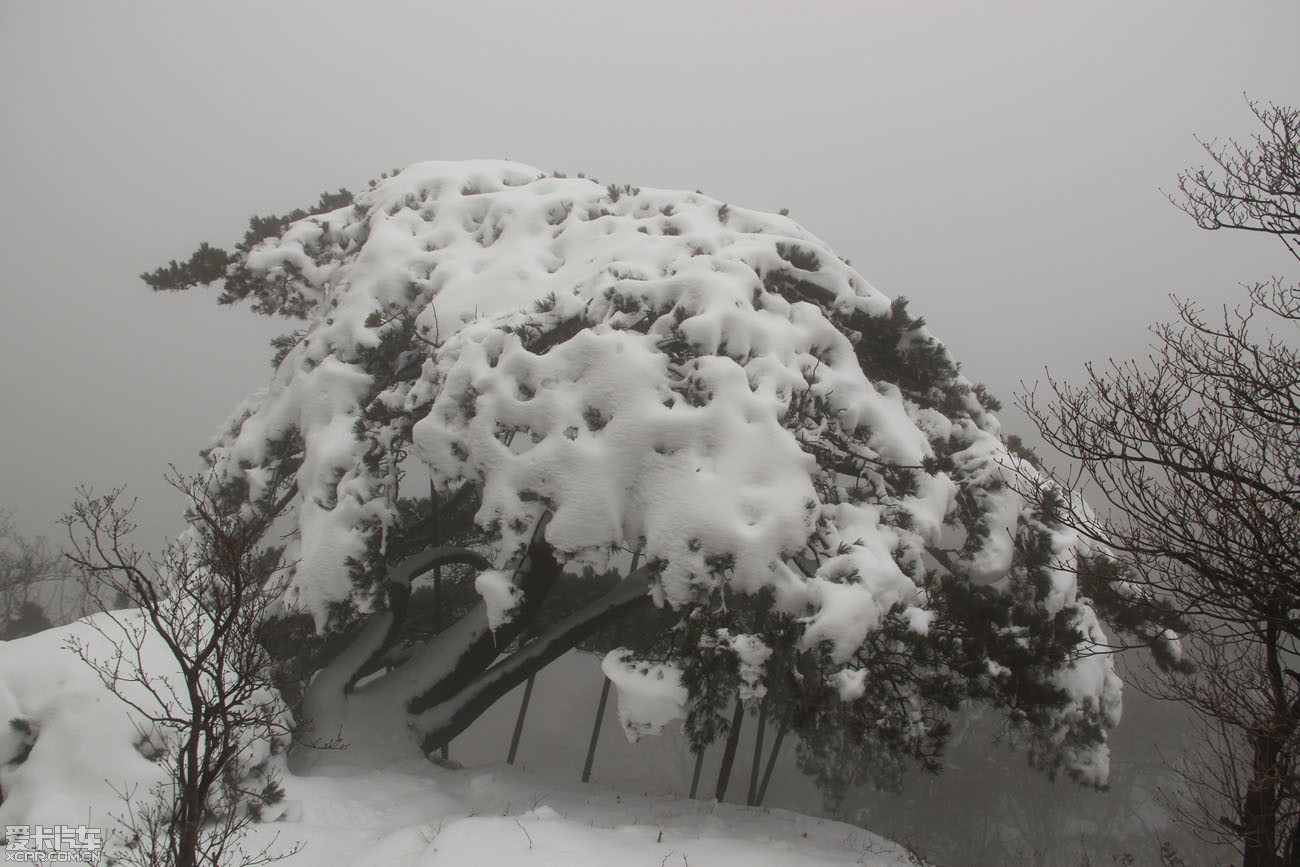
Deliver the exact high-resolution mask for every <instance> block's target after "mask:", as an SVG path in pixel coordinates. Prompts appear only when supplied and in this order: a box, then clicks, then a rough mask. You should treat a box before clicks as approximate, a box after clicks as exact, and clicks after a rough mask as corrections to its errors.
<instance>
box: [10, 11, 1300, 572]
mask: <svg viewBox="0 0 1300 867" xmlns="http://www.w3.org/2000/svg"><path fill="white" fill-rule="evenodd" d="M1297 32H1300V6H1298V5H1297V4H1295V3H1294V2H1285V3H1284V2H1263V0H1259V2H1251V3H1246V4H1229V3H1226V2H1224V3H1216V4H1205V3H1174V2H1150V3H1146V2H1143V3H1131V2H1124V3H1120V2H1111V3H1105V2H1103V3H1096V2H1087V3H1085V2H1053V3H1006V2H984V3H979V4H972V3H962V2H955V0H954V2H949V3H904V2H891V3H869V2H853V3H850V2H839V3H808V2H805V3H800V4H798V5H797V7H796V4H793V3H789V4H774V3H723V2H697V3H645V2H639V3H630V2H582V3H578V2H570V3H539V2H516V3H486V2H473V3H415V2H411V3H385V2H379V3H376V2H371V3H365V4H343V3H306V2H274V3H270V2H268V3H223V4H203V5H201V6H200V5H198V4H172V3H166V4H164V3H139V2H126V3H113V4H100V3H67V2H50V0H0V191H2V192H0V265H3V269H2V270H0V293H2V294H0V298H3V308H2V311H3V312H2V313H0V406H2V407H3V410H0V411H2V412H3V416H0V417H2V418H3V422H2V423H0V508H4V509H11V510H14V511H15V512H16V514H17V518H18V522H19V525H20V526H21V527H22V528H23V529H24V530H25V531H26V532H29V533H42V534H46V535H49V536H51V537H53V538H55V539H56V540H57V539H58V537H59V533H60V530H59V528H58V527H57V526H55V525H54V520H55V519H56V518H57V517H58V515H60V514H61V513H62V512H63V511H65V510H66V508H67V506H68V504H69V503H70V501H71V500H72V498H73V496H74V492H73V488H74V486H76V485H78V484H86V485H92V486H94V487H95V488H96V490H99V491H103V490H106V489H108V488H111V487H113V486H116V485H120V484H126V485H128V491H129V492H131V493H132V494H134V495H136V496H139V497H140V499H141V504H140V507H139V512H138V514H139V516H140V518H141V523H142V525H143V532H142V534H141V537H140V540H139V541H140V543H141V544H142V545H143V546H144V547H149V548H154V547H157V545H158V543H159V542H160V541H161V539H162V537H163V535H164V534H172V533H175V532H176V531H177V530H178V529H179V527H180V520H179V505H180V504H179V498H178V497H177V496H176V495H174V494H170V493H169V492H168V491H167V490H166V489H165V487H164V486H163V484H162V482H161V477H162V474H163V473H164V471H165V470H166V467H167V464H168V463H169V462H174V463H176V464H177V465H178V466H179V467H180V468H181V469H194V468H196V467H197V465H198V464H197V452H198V450H199V449H200V448H202V447H203V446H204V444H206V443H207V441H208V440H209V439H210V437H211V436H212V435H213V434H214V432H215V431H216V429H217V428H218V426H219V425H220V424H221V422H222V420H223V419H224V417H225V416H226V415H227V414H228V413H229V412H230V411H231V410H232V409H233V408H234V406H235V404H236V402H237V401H239V400H240V399H241V398H243V397H244V396H245V395H247V394H248V393H249V392H251V391H252V390H254V389H255V388H258V387H260V386H261V385H263V384H264V383H265V382H266V381H267V379H268V378H269V376H270V372H271V371H270V368H269V365H268V359H269V357H270V350H269V348H268V346H267V340H268V339H269V338H270V337H271V336H273V335H275V334H277V333H280V332H281V331H284V330H288V329H289V328H290V327H292V324H291V323H286V322H283V321H281V322H275V321H271V320H267V319H265V318H263V317H258V316H255V315H254V314H252V313H250V312H249V311H248V310H247V309H246V308H233V309H232V308H218V307H217V306H216V305H215V304H214V303H213V298H212V297H211V296H210V295H207V296H205V295H202V294H193V295H181V296H155V295H152V294H151V293H150V292H149V291H148V289H147V288H146V287H145V286H144V285H143V284H142V283H141V282H140V281H139V280H138V277H137V275H138V274H139V273H140V272H141V271H144V270H151V269H153V268H155V267H157V266H159V265H162V264H164V263H165V262H166V261H167V260H168V259H171V258H173V257H175V258H184V257H185V256H188V254H189V253H190V252H191V251H192V250H193V248H194V247H195V246H196V245H197V244H198V243H199V242H200V241H205V240H206V241H210V242H212V243H214V244H218V245H222V246H231V245H233V244H234V242H235V241H237V240H238V239H239V238H240V237H241V236H242V234H243V231H244V228H245V225H246V221H247V219H248V217H249V216H250V215H251V214H253V213H259V214H267V213H281V212H285V211H288V210H292V209H293V208H295V207H306V206H308V205H310V204H311V203H314V202H315V200H316V197H317V195H318V194H319V193H320V192H321V191H322V190H326V189H329V190H334V189H337V188H338V187H340V186H347V187H349V188H350V189H353V190H357V189H359V188H363V187H364V185H365V183H366V181H367V180H368V179H369V178H372V177H377V176H378V175H379V174H380V172H382V171H385V170H389V169H393V168H400V167H403V166H405V165H407V164H409V163H411V162H415V161H418V160H426V159H462V158H474V157H507V158H510V159H515V160H519V161H521V162H525V163H528V164H531V165H534V166H537V167H538V168H540V169H543V170H545V171H553V170H558V171H564V172H567V173H568V174H570V175H573V174H576V173H577V172H580V171H581V172H585V173H587V174H588V175H589V176H592V177H595V178H598V179H599V180H600V181H601V182H604V183H610V182H617V183H620V184H621V183H632V184H635V185H639V186H642V187H668V188H682V189H689V190H694V189H700V190H702V191H704V192H705V193H707V194H709V195H711V196H714V197H717V198H719V199H722V200H724V201H727V202H731V203H734V204H736V205H738V206H743V207H751V208H759V209H764V210H776V209H778V208H782V207H786V208H789V209H790V211H791V216H792V217H794V218H795V219H797V220H799V221H800V222H801V223H802V224H803V225H804V226H806V227H807V228H808V229H809V230H811V231H812V232H814V233H815V234H817V235H819V236H820V237H822V238H823V239H825V240H826V241H827V242H829V243H830V244H831V246H832V247H833V248H834V249H835V250H836V251H837V252H838V253H839V254H840V255H841V256H844V257H847V258H849V259H851V260H852V262H853V265H854V266H855V267H856V268H857V269H858V270H859V271H860V272H861V273H862V274H863V275H864V276H865V277H866V278H867V279H868V280H869V281H871V282H872V283H873V284H874V285H875V286H876V287H877V288H879V289H880V290H881V291H883V292H885V293H886V294H888V295H891V296H893V295H898V294H903V295H907V296H908V297H909V298H910V299H911V300H912V306H911V309H912V311H913V312H914V313H917V314H921V315H924V317H925V318H926V320H927V321H928V323H929V325H930V327H931V329H932V330H933V332H934V333H935V334H936V335H937V336H938V337H940V338H941V339H942V340H944V341H945V342H946V343H947V344H948V345H949V346H950V347H951V349H952V351H953V353H954V355H955V356H956V357H957V358H958V359H959V360H960V361H961V362H962V365H963V371H964V372H965V373H966V374H967V375H968V376H969V377H970V378H971V379H973V380H976V381H980V382H984V383H985V384H986V385H987V386H988V387H989V388H990V389H991V390H992V391H993V393H994V394H996V395H999V396H1001V397H1002V398H1003V400H1004V402H1006V403H1008V404H1009V403H1010V399H1011V397H1012V395H1013V393H1014V392H1015V391H1016V390H1017V389H1018V388H1019V383H1020V382H1021V380H1029V381H1032V380H1034V379H1038V378H1041V376H1042V371H1043V369H1044V367H1047V368H1050V369H1051V371H1052V372H1053V374H1056V375H1059V376H1063V377H1067V378H1071V377H1073V378H1076V379H1077V377H1078V374H1079V372H1080V369H1081V367H1082V365H1083V364H1084V362H1086V361H1088V360H1104V359H1105V358H1107V357H1109V356H1116V357H1128V356H1132V355H1135V354H1143V353H1144V352H1145V347H1146V344H1147V342H1148V335H1147V333H1146V332H1145V328H1146V326H1147V325H1148V324H1149V323H1151V322H1153V321H1156V320H1160V319H1169V318H1171V317H1172V313H1173V311H1172V307H1171V305H1170V303H1169V300H1168V297H1167V296H1168V294H1169V293H1171V292H1174V293H1177V294H1180V295H1183V296H1187V297H1192V298H1196V299H1201V300H1203V301H1205V302H1206V303H1208V304H1211V305H1219V304H1222V303H1224V302H1228V303H1235V302H1237V301H1239V300H1241V299H1242V298H1243V297H1244V293H1242V291H1241V290H1240V288H1239V286H1238V284H1239V283H1241V282H1251V281H1255V280H1259V279H1263V278H1265V277H1267V276H1269V275H1270V274H1272V273H1288V267H1290V266H1289V265H1288V260H1287V259H1286V257H1285V256H1284V254H1283V252H1282V250H1281V247H1280V245H1270V244H1269V243H1268V241H1267V239H1262V238H1257V237H1239V236H1233V235H1231V234H1225V233H1222V232H1220V233H1215V234H1211V233H1206V232H1202V231H1200V230H1198V229H1196V228H1195V227H1194V226H1193V225H1192V224H1191V222H1190V220H1189V219H1188V218H1187V217H1185V216H1184V215H1182V214H1181V213H1179V212H1178V211H1177V210H1176V209H1175V208H1174V207H1173V206H1172V205H1170V204H1169V203H1168V202H1167V201H1166V200H1165V198H1164V195H1163V194H1162V192H1161V188H1162V187H1163V188H1165V189H1169V188H1172V187H1173V186H1174V184H1175V182H1176V175H1177V172H1178V171H1179V170H1180V169H1183V168H1186V167H1188V166H1191V165H1195V164H1199V163H1201V162H1203V161H1204V160H1203V156H1202V153H1201V151H1200V149H1199V146H1198V145H1197V143H1196V141H1195V140H1194V138H1193V134H1194V133H1199V134H1201V135H1202V136H1205V137H1215V136H1218V137H1226V136H1229V135H1238V136H1241V135H1249V134H1250V133H1251V132H1253V126H1252V123H1253V117H1252V116H1251V115H1250V113H1249V111H1248V109H1247V106H1246V98H1245V96H1244V95H1243V94H1248V95H1249V96H1250V97H1252V98H1257V99H1260V100H1264V101H1268V100H1272V101H1276V102H1280V103H1289V104H1297V103H1300V76H1298V75H1297V73H1300V58H1298V57H1297V52H1296V51H1295V47H1294V37H1295V34H1296V33H1297ZM1292 265H1293V263H1292ZM1289 273H1292V274H1293V275H1294V269H1293V268H1292V269H1291V271H1290V272H1289ZM1002 417H1003V421H1004V426H1005V427H1006V428H1007V429H1009V430H1011V431H1020V432H1022V433H1023V432H1024V431H1023V429H1024V427H1025V426H1026V423H1025V422H1024V420H1023V419H1022V418H1020V417H1019V415H1018V413H1016V412H1014V411H1012V410H1010V409H1008V410H1007V411H1004V412H1003V413H1002Z"/></svg>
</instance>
